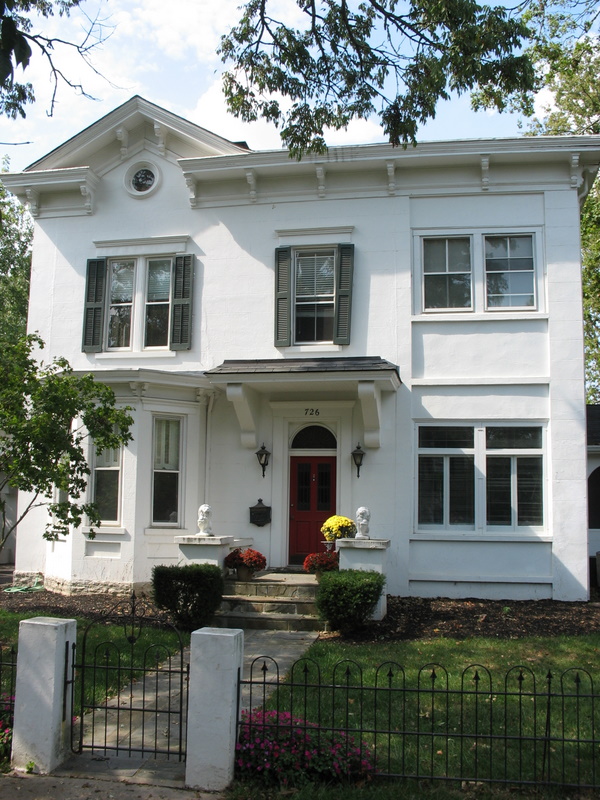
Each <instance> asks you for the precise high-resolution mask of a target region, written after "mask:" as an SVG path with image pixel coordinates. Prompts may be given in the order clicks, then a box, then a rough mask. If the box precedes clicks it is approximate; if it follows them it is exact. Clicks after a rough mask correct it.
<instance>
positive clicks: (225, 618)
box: [212, 611, 325, 631]
mask: <svg viewBox="0 0 600 800" xmlns="http://www.w3.org/2000/svg"><path fill="white" fill-rule="evenodd" d="M212 625H213V626H214V627H216V628H242V629H243V630H250V629H252V630H277V631H321V630H324V628H325V625H324V623H323V622H321V620H319V619H317V618H316V617H308V616H305V615H304V614H280V613H272V614H263V613H260V612H258V611H246V612H235V611H232V612H228V611H217V613H216V614H215V616H214V618H213V621H212Z"/></svg>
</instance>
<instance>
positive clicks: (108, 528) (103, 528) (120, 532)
mask: <svg viewBox="0 0 600 800" xmlns="http://www.w3.org/2000/svg"><path fill="white" fill-rule="evenodd" d="M92 530H93V531H95V533H96V535H95V537H94V539H97V538H98V536H105V535H106V534H109V535H110V536H125V535H126V534H127V528H121V527H119V526H118V525H98V526H96V527H94V528H92V526H91V525H82V526H81V532H82V533H84V534H85V535H86V536H89V534H90V533H91V531H92Z"/></svg>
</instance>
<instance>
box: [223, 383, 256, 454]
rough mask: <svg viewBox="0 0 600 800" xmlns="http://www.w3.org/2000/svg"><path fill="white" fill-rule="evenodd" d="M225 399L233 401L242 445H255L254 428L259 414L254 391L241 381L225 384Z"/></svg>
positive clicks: (251, 447)
mask: <svg viewBox="0 0 600 800" xmlns="http://www.w3.org/2000/svg"><path fill="white" fill-rule="evenodd" d="M227 399H228V400H229V401H231V402H232V403H233V408H234V410H235V413H236V416H237V418H238V422H239V424H240V431H241V441H242V447H247V448H249V449H252V450H253V449H254V448H255V447H257V446H258V445H257V439H256V428H257V420H258V415H259V405H258V401H257V399H256V397H255V395H254V392H253V391H252V390H251V389H249V388H248V387H247V386H244V385H243V384H241V383H228V384H227Z"/></svg>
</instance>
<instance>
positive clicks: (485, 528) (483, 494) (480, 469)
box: [414, 420, 548, 536]
mask: <svg viewBox="0 0 600 800" xmlns="http://www.w3.org/2000/svg"><path fill="white" fill-rule="evenodd" d="M465 427H468V428H472V429H473V434H474V439H473V445H474V446H473V448H463V447H458V448H450V447H445V448H432V447H420V446H419V429H421V428H465ZM488 428H507V429H515V428H535V429H539V430H540V432H541V447H539V448H506V449H491V448H490V449H487V447H486V430H487V429H488ZM546 441H547V436H546V425H545V424H544V423H542V422H532V421H530V420H526V421H515V422H510V423H506V422H495V421H486V422H461V421H438V422H435V423H418V424H417V425H416V432H415V451H416V459H415V483H416V491H415V514H414V519H415V531H416V532H417V533H440V534H447V535H452V534H456V533H460V534H462V533H465V534H473V533H474V532H477V533H479V534H481V535H482V536H493V535H494V534H509V535H513V534H514V535H518V536H523V535H527V534H533V535H536V536H538V535H540V534H545V533H546V532H547V527H548V510H547V502H548V498H547V476H548V472H547V458H546V449H547V448H546ZM456 455H458V456H461V455H465V456H469V455H472V456H473V458H474V476H473V481H474V525H468V524H465V525H463V524H450V523H449V521H448V507H449V494H448V489H449V482H448V467H447V462H448V461H449V459H450V458H451V457H452V456H456ZM421 456H441V457H443V458H444V495H443V504H444V515H443V516H444V521H443V523H442V524H435V523H429V524H420V522H419V505H420V486H419V462H420V457H421ZM489 456H490V457H493V456H498V457H510V459H511V524H510V525H488V523H487V480H486V479H487V458H488V457H489ZM519 457H541V463H542V475H541V490H542V520H543V522H542V525H519V524H518V498H517V494H516V462H517V459H518V458H519Z"/></svg>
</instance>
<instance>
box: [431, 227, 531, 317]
mask: <svg viewBox="0 0 600 800" xmlns="http://www.w3.org/2000/svg"><path fill="white" fill-rule="evenodd" d="M537 238H538V240H539V238H540V237H537ZM538 247H539V245H538ZM416 248H417V250H418V253H419V255H418V259H419V275H420V281H419V282H418V283H417V285H418V286H420V289H419V291H420V297H418V296H417V292H416V291H415V305H416V307H417V308H420V309H421V310H422V311H423V312H424V313H427V314H431V313H433V312H459V311H461V312H476V313H485V312H495V313H502V312H504V313H506V312H509V311H517V310H520V311H531V310H534V309H537V310H541V309H540V302H543V300H542V299H541V298H542V297H543V293H542V291H541V280H542V277H541V274H540V269H539V264H537V265H536V262H539V260H540V254H539V253H538V252H537V248H536V236H534V234H533V233H510V234H508V233H507V234H504V233H493V234H492V233H488V232H480V233H473V232H471V233H470V234H469V235H468V236H467V235H465V234H462V235H461V234H456V235H453V236H444V235H441V234H439V235H431V236H430V235H420V236H418V237H417V240H416Z"/></svg>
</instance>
